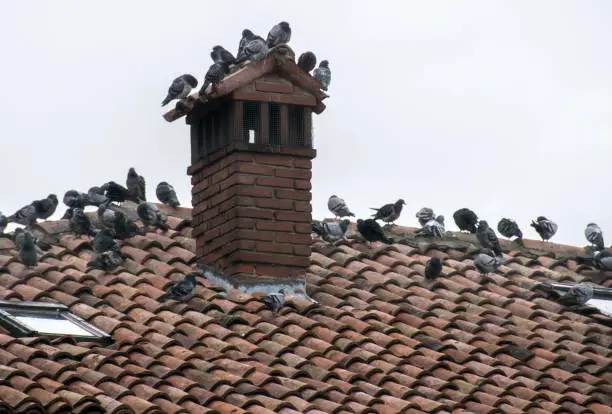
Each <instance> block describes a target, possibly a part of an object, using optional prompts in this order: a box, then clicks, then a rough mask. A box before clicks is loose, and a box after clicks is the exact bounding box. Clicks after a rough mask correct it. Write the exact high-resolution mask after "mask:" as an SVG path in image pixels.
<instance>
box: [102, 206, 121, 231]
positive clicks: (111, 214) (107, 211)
mask: <svg viewBox="0 0 612 414" xmlns="http://www.w3.org/2000/svg"><path fill="white" fill-rule="evenodd" d="M98 219H99V220H100V222H101V223H102V224H103V225H104V226H105V227H106V228H109V229H114V228H115V222H116V221H117V211H116V210H115V209H113V208H112V206H106V205H104V204H103V205H101V206H100V207H98Z"/></svg>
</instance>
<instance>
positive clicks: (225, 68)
mask: <svg viewBox="0 0 612 414" xmlns="http://www.w3.org/2000/svg"><path fill="white" fill-rule="evenodd" d="M228 73H229V65H228V64H227V63H226V62H215V63H213V64H212V65H210V67H209V68H208V71H207V72H206V75H205V76H204V85H202V88H201V89H200V92H199V95H200V96H201V97H203V98H208V96H209V95H208V93H207V92H206V90H207V89H208V86H209V85H211V84H212V88H211V93H215V92H217V85H218V84H219V82H221V81H222V80H223V78H225V75H227V74H228Z"/></svg>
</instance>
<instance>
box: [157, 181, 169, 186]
mask: <svg viewBox="0 0 612 414" xmlns="http://www.w3.org/2000/svg"><path fill="white" fill-rule="evenodd" d="M158 185H168V182H166V181H161V182H160V183H159V184H158Z"/></svg>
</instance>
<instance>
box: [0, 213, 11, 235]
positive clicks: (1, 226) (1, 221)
mask: <svg viewBox="0 0 612 414" xmlns="http://www.w3.org/2000/svg"><path fill="white" fill-rule="evenodd" d="M8 223H9V222H8V218H7V217H6V216H5V215H4V214H2V212H0V233H4V230H5V229H6V226H8Z"/></svg>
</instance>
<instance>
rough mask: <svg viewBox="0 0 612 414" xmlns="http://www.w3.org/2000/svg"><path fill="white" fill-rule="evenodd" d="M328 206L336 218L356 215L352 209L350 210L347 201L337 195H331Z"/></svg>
mask: <svg viewBox="0 0 612 414" xmlns="http://www.w3.org/2000/svg"><path fill="white" fill-rule="evenodd" d="M327 208H328V209H329V211H331V212H332V214H333V215H334V216H335V217H336V218H338V217H355V215H354V214H353V213H351V210H349V208H348V206H347V205H346V202H345V201H344V200H343V199H341V198H340V197H338V196H337V195H331V196H330V197H329V200H327Z"/></svg>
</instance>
